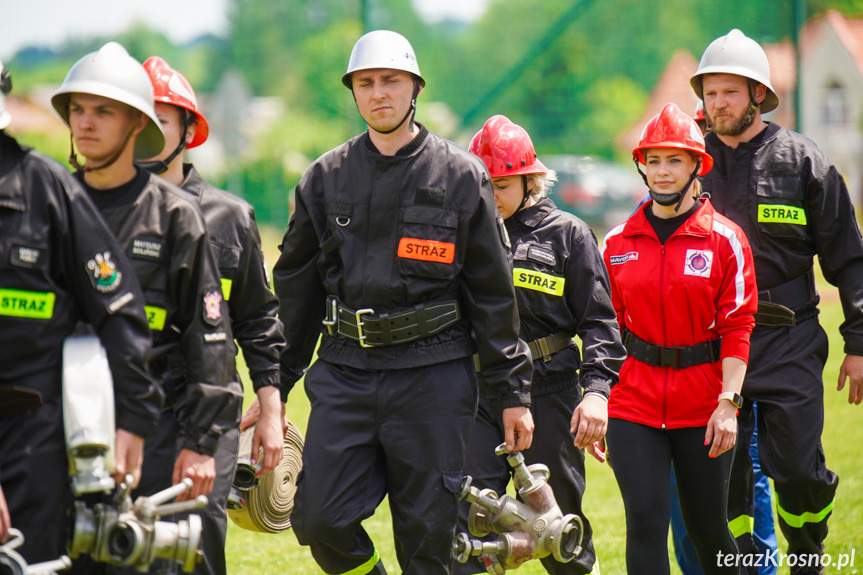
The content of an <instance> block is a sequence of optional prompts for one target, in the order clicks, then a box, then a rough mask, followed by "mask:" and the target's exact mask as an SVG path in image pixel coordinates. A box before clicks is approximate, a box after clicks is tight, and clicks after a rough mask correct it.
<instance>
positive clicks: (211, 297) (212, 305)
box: [204, 290, 222, 325]
mask: <svg viewBox="0 0 863 575" xmlns="http://www.w3.org/2000/svg"><path fill="white" fill-rule="evenodd" d="M221 319H222V294H221V293H219V292H218V291H217V290H212V291H208V292H206V293H205V294H204V321H206V322H207V323H208V324H210V325H218V324H219V320H221Z"/></svg>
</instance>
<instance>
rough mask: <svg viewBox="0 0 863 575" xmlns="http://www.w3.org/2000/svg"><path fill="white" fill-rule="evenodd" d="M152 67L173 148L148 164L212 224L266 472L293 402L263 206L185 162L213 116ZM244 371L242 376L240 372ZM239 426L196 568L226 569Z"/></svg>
mask: <svg viewBox="0 0 863 575" xmlns="http://www.w3.org/2000/svg"><path fill="white" fill-rule="evenodd" d="M144 69H145V70H147V73H148V74H149V76H150V81H151V82H152V84H153V91H154V94H155V98H156V100H155V111H156V116H157V117H158V119H159V122H160V123H161V124H162V129H163V131H164V132H165V140H166V144H165V148H164V149H163V150H162V152H161V153H160V154H159V155H158V156H156V157H155V158H152V159H150V160H148V161H144V162H139V163H138V165H139V166H140V167H145V168H146V169H148V170H150V171H152V172H154V173H156V174H160V175H161V176H162V177H163V178H164V179H165V180H167V181H169V182H171V183H172V184H174V185H177V186H180V187H181V188H183V189H184V190H186V191H188V192H190V193H192V194H194V195H195V197H196V198H197V200H198V205H199V206H200V208H201V212H202V213H203V215H204V221H205V222H206V224H207V235H208V236H209V239H210V246H211V247H212V249H213V253H214V255H215V256H216V261H217V263H218V265H219V273H220V275H221V279H222V295H223V296H224V298H225V300H226V301H227V302H228V309H229V310H230V314H231V328H232V330H233V332H234V339H236V341H237V342H238V343H239V345H240V347H242V348H243V356H244V357H245V359H246V365H247V366H248V367H249V372H250V375H251V380H252V386H253V388H254V390H255V393H256V395H257V402H256V403H255V404H254V405H253V408H254V410H255V412H256V413H260V417H259V418H253V419H256V425H255V432H254V436H253V439H252V460H253V463H256V462H257V459H258V449H259V448H260V447H263V450H264V451H263V458H262V459H261V462H260V463H261V469H260V470H259V472H258V475H263V474H264V473H267V472H269V471H272V469H273V468H274V467H275V466H276V465H278V463H279V461H280V460H281V458H282V453H283V450H284V431H283V427H282V422H283V421H284V416H285V404H284V403H282V401H281V399H280V397H279V388H278V386H279V353H280V352H281V350H282V348H283V347H284V341H285V340H284V336H283V335H282V324H281V323H280V322H279V319H278V317H276V314H277V312H278V308H279V303H278V300H277V299H276V296H275V295H274V294H273V292H272V291H270V286H269V280H268V278H267V272H266V269H265V264H264V256H263V252H262V251H261V238H260V236H259V234H258V226H257V223H256V222H255V213H254V210H253V209H252V206H250V205H249V204H248V203H247V202H245V201H244V200H242V199H240V198H238V197H236V196H234V195H232V194H229V193H228V192H225V191H223V190H219V189H218V188H215V187H213V186H211V185H209V184H207V183H206V182H204V181H203V180H202V179H201V176H200V175H198V172H197V170H195V167H194V166H193V165H192V164H184V163H183V160H184V158H185V150H186V148H194V147H196V146H200V145H201V144H203V143H204V142H205V141H206V139H207V135H208V133H209V128H208V125H207V120H206V118H205V117H204V116H203V114H201V113H200V112H199V111H198V104H197V99H196V98H195V92H194V90H193V89H192V86H191V85H190V84H189V82H188V81H187V80H186V78H185V77H184V76H183V75H182V74H180V73H179V72H177V71H176V70H174V69H173V68H171V67H170V66H169V65H168V63H167V62H165V61H164V60H163V59H162V58H159V57H158V56H153V57H151V58H148V59H147V61H146V62H144ZM237 377H239V376H237ZM239 437H240V431H239V428H233V429H230V430H228V431H226V432H225V434H224V435H222V438H221V440H220V441H219V448H218V451H217V452H216V456H215V457H216V480H215V482H214V484H213V491H212V492H211V493H210V496H209V502H208V504H207V508H206V510H205V511H204V513H203V523H204V531H203V535H202V549H203V552H204V557H203V560H202V561H201V562H200V563H198V564H197V566H196V567H195V573H200V574H219V573H221V574H224V573H226V566H225V533H226V531H227V528H228V525H227V515H226V513H227V511H226V506H227V502H228V494H229V492H230V489H231V483H232V481H233V479H234V470H235V469H236V463H237V451H238V449H239Z"/></svg>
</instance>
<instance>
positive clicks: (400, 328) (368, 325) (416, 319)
mask: <svg viewBox="0 0 863 575" xmlns="http://www.w3.org/2000/svg"><path fill="white" fill-rule="evenodd" d="M460 319H461V313H460V312H459V307H458V302H457V301H455V300H446V301H436V302H428V303H425V304H418V305H415V306H413V307H411V308H407V309H403V310H399V311H395V312H389V313H377V312H375V310H373V309H371V308H366V309H359V310H353V309H351V308H349V307H346V306H345V305H344V304H343V303H342V302H340V301H339V300H338V299H336V298H335V297H333V296H329V297H327V317H326V318H325V319H324V321H323V324H324V325H325V326H326V327H327V332H328V333H329V334H330V335H332V336H339V337H346V338H348V339H352V340H354V341H358V342H359V343H360V345H361V346H363V347H380V346H387V345H397V344H400V343H408V342H411V341H416V340H418V339H422V338H424V337H428V336H430V335H433V334H435V333H438V332H440V331H442V330H444V329H446V328H447V327H449V326H451V325H452V324H454V323H455V322H457V321H458V320H460Z"/></svg>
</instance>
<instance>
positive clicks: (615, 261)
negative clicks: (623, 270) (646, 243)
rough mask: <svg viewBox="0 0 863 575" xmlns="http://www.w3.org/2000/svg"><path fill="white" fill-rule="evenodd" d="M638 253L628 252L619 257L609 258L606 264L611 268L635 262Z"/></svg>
mask: <svg viewBox="0 0 863 575" xmlns="http://www.w3.org/2000/svg"><path fill="white" fill-rule="evenodd" d="M637 259H638V252H629V253H626V254H623V255H620V256H610V257H609V258H608V263H610V264H611V265H613V266H617V265H620V264H625V263H626V262H629V261H633V260H637Z"/></svg>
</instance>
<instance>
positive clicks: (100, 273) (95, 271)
mask: <svg viewBox="0 0 863 575" xmlns="http://www.w3.org/2000/svg"><path fill="white" fill-rule="evenodd" d="M87 269H88V270H90V274H89V275H90V282H91V283H92V284H93V287H94V288H96V291H98V292H100V293H113V292H115V291H117V288H119V287H120V281H121V280H122V279H123V273H122V272H121V271H120V270H118V269H117V265H116V264H115V263H114V262H113V261H112V260H111V252H108V251H105V252H101V253H98V254H96V255H95V256H93V257H92V259H90V260H89V261H88V262H87Z"/></svg>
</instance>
